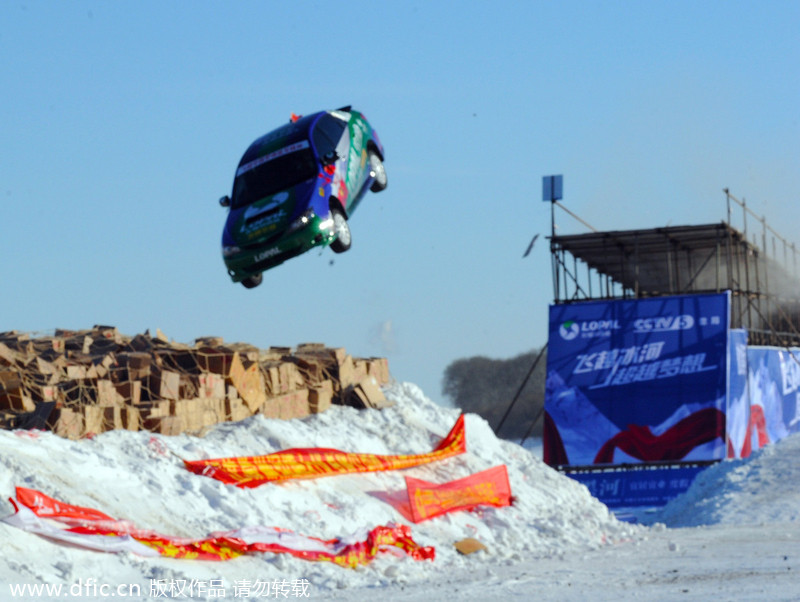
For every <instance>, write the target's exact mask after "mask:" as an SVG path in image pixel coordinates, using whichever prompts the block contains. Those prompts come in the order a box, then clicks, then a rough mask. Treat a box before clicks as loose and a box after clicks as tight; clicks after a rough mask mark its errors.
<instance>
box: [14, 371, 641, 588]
mask: <svg viewBox="0 0 800 602" xmlns="http://www.w3.org/2000/svg"><path fill="white" fill-rule="evenodd" d="M385 393H386V395H387V397H388V398H389V399H391V400H393V401H395V402H396V405H395V406H394V407H392V408H389V409H386V410H382V411H359V410H356V409H354V408H350V407H340V406H337V407H334V408H332V409H331V410H329V411H327V412H325V413H323V414H319V415H315V416H310V417H308V418H305V419H302V420H291V421H282V420H271V419H266V418H264V417H263V416H255V417H253V418H250V419H247V420H245V421H242V422H240V423H226V424H221V425H218V426H216V427H214V428H213V429H211V430H209V431H208V432H207V433H206V434H205V435H204V436H201V437H197V436H190V435H180V436H176V437H166V436H160V435H153V434H152V433H147V432H128V431H113V432H109V433H104V434H101V435H99V436H97V437H95V438H94V439H84V440H80V441H69V440H66V439H61V438H59V437H57V436H55V435H53V434H51V433H41V432H28V431H16V432H9V431H1V432H0V456H2V458H3V465H4V471H2V473H0V495H2V496H3V498H4V499H7V498H9V497H12V496H13V494H14V487H15V486H17V485H20V486H24V487H28V488H32V489H37V490H40V491H42V492H43V493H45V494H47V495H49V496H52V497H54V498H56V499H59V500H62V501H64V502H67V503H70V504H76V505H80V506H88V507H91V508H94V509H97V510H100V511H101V512H104V513H106V514H109V515H111V516H113V517H115V518H118V519H127V520H130V521H132V522H133V523H134V524H135V525H136V526H137V527H139V528H142V529H153V530H155V531H158V532H160V533H162V534H166V535H172V536H179V537H189V538H202V537H205V536H207V535H209V534H211V533H212V532H215V531H226V530H232V529H238V528H241V527H246V526H254V525H265V526H275V527H282V528H286V529H291V530H294V531H296V532H298V533H301V534H304V535H309V536H314V537H321V538H325V539H328V538H336V537H343V536H348V535H351V534H353V533H355V532H356V531H359V530H361V529H369V528H372V527H374V526H377V525H384V524H388V523H390V522H399V523H402V522H406V521H405V520H404V519H403V517H402V515H401V514H400V513H399V512H397V511H396V510H395V509H394V508H393V507H392V506H391V505H389V504H387V503H386V502H385V501H382V499H381V497H380V496H379V495H376V494H379V493H386V492H389V493H391V492H397V491H399V490H403V489H404V488H405V480H404V477H405V476H412V477H417V478H420V479H424V480H427V481H433V482H445V481H450V480H454V479H458V478H462V477H465V476H467V475H469V474H472V473H475V472H479V471H482V470H485V469H487V468H490V467H492V466H497V465H499V464H505V465H506V466H507V468H508V473H509V479H510V482H511V491H512V494H513V495H514V497H515V502H514V504H513V505H512V506H511V507H506V508H489V507H487V508H482V509H479V510H476V511H473V512H460V513H453V514H449V515H446V516H443V517H440V518H437V519H433V520H430V521H427V522H424V523H421V524H418V525H412V526H411V529H412V535H413V537H414V539H415V540H416V541H417V543H419V544H420V545H423V546H434V547H435V548H436V560H435V561H433V562H416V561H414V560H411V559H410V558H406V557H397V556H396V555H392V554H386V555H382V556H379V557H378V558H377V559H376V560H375V561H374V562H373V563H372V564H370V565H369V566H367V567H366V568H362V569H358V570H349V569H344V568H341V567H338V566H334V565H330V564H327V563H322V562H307V561H303V560H299V559H296V558H293V557H291V556H288V555H285V554H283V555H279V554H260V555H255V556H247V557H241V558H237V559H234V560H231V561H227V562H201V561H192V560H172V559H168V558H163V557H160V558H142V557H138V556H135V555H133V554H129V553H123V554H103V553H98V552H92V551H87V550H82V549H77V548H70V547H66V546H63V545H59V544H55V543H53V542H50V541H48V540H45V539H43V538H41V537H38V536H36V535H33V534H30V533H27V532H24V531H21V530H18V529H14V528H13V527H10V526H8V525H6V524H3V523H0V547H1V548H2V550H3V561H2V562H0V581H2V582H3V583H4V584H10V583H46V584H64V585H65V586H70V585H72V584H75V583H77V582H79V581H81V580H82V581H84V582H85V581H86V580H87V579H89V578H94V579H96V580H98V581H99V582H101V583H102V582H105V583H129V584H140V586H141V591H142V594H143V596H142V599H151V596H149V595H148V594H149V593H150V591H151V590H150V588H151V583H152V582H151V580H166V581H167V582H175V581H180V580H186V581H187V582H190V581H192V580H205V581H208V580H211V579H215V580H218V582H219V583H222V584H223V585H224V587H225V591H226V592H227V597H233V596H234V588H235V587H236V585H237V584H242V583H243V582H244V581H248V582H255V581H256V580H260V581H262V582H265V581H273V580H281V579H286V580H290V581H292V580H299V579H305V580H307V581H308V583H309V584H310V592H309V593H310V595H311V597H312V598H313V597H319V596H323V595H324V594H325V593H326V592H327V593H335V592H337V591H338V590H341V589H342V588H359V587H370V588H371V587H386V586H392V585H397V584H400V585H403V584H413V583H421V582H425V581H429V580H431V579H435V578H436V575H442V574H446V573H448V572H451V571H464V570H469V569H470V567H472V566H475V563H476V558H479V559H480V565H481V566H483V567H485V566H493V565H494V566H503V565H511V564H514V563H516V562H519V561H521V560H523V559H525V560H529V559H531V558H546V557H547V558H554V557H556V558H557V557H561V556H563V555H565V554H570V553H585V552H587V551H589V550H597V549H600V548H603V547H604V546H608V545H610V544H613V543H615V542H620V541H630V540H640V539H642V538H643V537H644V536H645V535H646V532H647V530H646V529H645V528H644V527H641V526H637V525H630V524H627V523H624V522H620V521H618V520H616V519H615V518H614V516H613V515H612V514H611V513H610V512H609V510H608V509H607V508H606V507H605V506H604V505H603V504H601V503H600V502H598V501H597V500H595V499H594V498H592V497H591V496H590V495H589V493H588V490H587V489H586V488H585V487H584V486H583V485H580V484H579V483H577V482H575V481H573V480H572V479H570V478H568V477H565V476H563V475H561V474H559V473H557V472H556V471H554V470H552V469H550V468H548V467H546V466H545V465H544V464H543V463H542V462H541V460H540V459H538V458H537V457H536V456H534V455H533V454H532V453H531V452H529V451H527V450H525V449H523V448H521V447H520V446H518V445H515V444H513V443H509V442H505V441H502V440H499V439H497V438H496V437H495V436H494V433H493V432H492V430H491V428H490V427H489V425H488V424H487V423H486V422H485V421H484V420H483V419H481V418H480V417H478V416H476V415H472V414H468V415H467V416H466V434H467V453H466V454H463V455H461V456H457V457H454V458H450V459H447V460H444V461H441V462H435V463H432V464H428V465H424V466H421V467H417V468H413V469H408V470H404V471H393V472H379V473H369V474H357V475H344V476H335V477H325V478H320V479H314V480H307V481H288V482H285V483H281V484H266V485H263V486H261V487H256V488H254V489H238V488H236V487H232V486H229V485H224V484H222V483H220V482H218V481H215V480H213V479H210V478H206V477H202V476H198V475H195V474H192V473H190V472H189V471H187V470H186V469H185V468H184V466H183V463H182V461H181V459H187V460H190V459H191V460H195V459H201V458H218V457H227V456H243V455H257V454H258V455H260V454H267V453H271V452H275V451H281V450H285V449H288V448H292V447H327V448H335V449H339V450H342V451H351V452H361V453H375V454H412V453H421V452H427V451H430V450H431V449H433V447H434V446H435V445H436V444H437V443H438V442H439V440H440V439H441V438H442V437H443V436H444V435H446V434H447V432H448V431H449V430H450V428H451V427H452V426H453V424H454V423H455V421H456V419H457V418H458V415H459V410H457V409H452V408H442V407H440V406H438V405H436V404H434V403H433V402H431V401H430V400H429V399H427V398H426V397H425V396H424V395H423V393H422V391H421V390H420V389H419V388H418V387H416V386H415V385H412V384H395V385H392V386H391V387H389V388H387V389H385ZM3 505H4V507H5V509H4V510H3V511H1V512H0V513H2V514H10V513H11V512H12V507H11V505H10V504H8V503H4V504H3ZM466 537H473V538H475V539H478V540H479V541H481V542H482V543H483V544H484V545H485V546H486V547H487V551H486V552H480V553H478V554H475V555H471V556H462V555H460V554H459V553H458V552H457V551H456V550H455V548H454V547H453V544H454V543H455V542H456V541H458V540H461V539H463V538H466ZM162 582H163V581H162ZM3 595H5V592H4V593H3ZM192 598H193V599H202V596H199V595H197V594H194V595H193V596H192ZM128 599H133V598H130V597H129V598H128Z"/></svg>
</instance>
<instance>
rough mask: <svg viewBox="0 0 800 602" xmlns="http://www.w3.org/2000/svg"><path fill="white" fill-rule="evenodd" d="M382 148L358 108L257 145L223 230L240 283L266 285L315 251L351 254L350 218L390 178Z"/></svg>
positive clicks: (227, 200) (300, 121)
mask: <svg viewBox="0 0 800 602" xmlns="http://www.w3.org/2000/svg"><path fill="white" fill-rule="evenodd" d="M383 160H384V152H383V145H382V144H381V142H380V139H379V138H378V134H377V133H376V132H375V130H374V129H373V127H372V125H370V123H369V122H368V121H367V119H366V117H364V115H363V114H362V113H359V112H358V111H354V110H353V109H352V108H351V107H349V106H348V107H342V108H340V109H336V110H332V111H320V112H318V113H314V114H311V115H305V116H302V117H298V116H296V115H294V114H293V115H292V118H291V119H290V121H289V123H287V124H285V125H282V126H281V127H279V128H277V129H274V130H272V131H271V132H269V133H267V134H265V135H263V136H261V137H260V138H258V139H257V140H256V141H254V142H253V143H252V144H251V145H250V146H249V148H248V149H247V150H246V151H245V153H244V155H243V156H242V158H241V160H240V161H239V165H238V167H237V169H236V175H235V177H234V180H233V191H232V193H231V195H230V196H227V195H226V196H223V197H222V198H221V199H220V201H219V202H220V205H222V206H223V207H227V208H228V217H227V219H226V221H225V227H224V229H223V232H222V258H223V260H224V262H225V267H226V268H227V270H228V274H229V275H230V277H231V279H232V280H233V281H234V282H241V283H242V285H243V286H245V287H246V288H253V287H256V286H258V285H259V284H261V282H262V280H263V273H264V272H265V271H266V270H269V269H270V268H273V267H275V266H278V265H280V264H282V263H283V262H285V261H286V260H288V259H291V258H292V257H296V256H298V255H301V254H303V253H305V252H307V251H309V250H311V249H312V248H314V247H323V246H330V248H331V250H332V251H333V252H334V253H344V252H345V251H347V250H348V249H349V248H350V244H351V235H350V226H349V224H348V220H349V219H350V217H351V216H352V214H353V212H354V211H355V210H356V208H357V207H358V205H359V203H360V202H361V200H362V199H363V198H364V196H365V195H366V193H367V191H369V190H371V191H373V192H380V191H381V190H383V189H385V188H386V186H387V184H388V180H387V177H386V170H385V168H384V165H383Z"/></svg>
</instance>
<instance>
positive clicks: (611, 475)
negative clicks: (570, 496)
mask: <svg viewBox="0 0 800 602" xmlns="http://www.w3.org/2000/svg"><path fill="white" fill-rule="evenodd" d="M702 470H705V467H704V466H680V467H664V468H649V469H647V470H615V471H603V472H580V473H570V474H569V476H570V477H571V478H573V479H575V480H576V481H578V482H580V483H583V484H584V485H586V487H587V488H588V489H589V493H591V494H592V495H593V496H594V497H596V498H597V499H599V500H601V501H602V502H603V503H604V504H605V505H606V506H608V507H609V508H623V507H628V506H663V505H664V504H666V503H667V502H668V501H670V500H671V499H672V498H675V497H677V496H678V495H680V494H681V493H683V492H684V491H686V490H687V489H688V488H689V485H691V484H692V481H694V479H695V477H696V476H697V475H698V474H699V473H700V472H701V471H702Z"/></svg>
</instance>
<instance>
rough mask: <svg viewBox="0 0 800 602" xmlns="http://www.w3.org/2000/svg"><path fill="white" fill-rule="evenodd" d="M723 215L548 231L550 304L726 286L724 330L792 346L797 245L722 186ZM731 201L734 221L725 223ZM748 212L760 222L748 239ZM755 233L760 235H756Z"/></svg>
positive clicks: (796, 338)
mask: <svg viewBox="0 0 800 602" xmlns="http://www.w3.org/2000/svg"><path fill="white" fill-rule="evenodd" d="M723 192H724V193H725V197H726V202H727V220H726V221H722V222H720V223H716V224H707V225H699V226H668V227H663V228H651V229H644V230H615V231H608V232H598V231H596V230H594V229H593V228H592V227H591V226H589V225H588V224H586V222H583V220H580V218H578V217H577V216H576V215H575V214H573V213H571V212H570V211H569V210H568V209H566V208H565V207H564V206H563V205H561V204H560V203H558V202H556V201H553V203H552V206H553V211H555V207H560V208H561V209H563V210H564V211H566V212H567V213H569V214H570V215H572V216H573V217H575V218H576V219H578V220H579V221H581V223H583V224H584V225H585V226H587V227H589V229H591V230H592V231H591V232H588V233H584V234H573V235H563V236H562V235H556V234H555V220H553V224H554V225H553V232H552V234H551V236H550V254H551V259H552V269H553V290H554V303H555V304H564V303H577V302H581V301H597V300H610V299H643V298H649V297H660V296H667V295H685V294H701V293H719V292H722V291H725V290H728V291H730V292H731V328H744V329H746V330H747V331H748V333H749V343H750V344H751V345H774V346H781V347H798V346H800V279H798V249H797V248H796V247H795V244H794V243H789V242H788V241H787V240H786V239H784V238H783V237H781V236H780V235H779V234H778V233H777V232H776V231H775V230H773V229H772V228H770V227H769V226H768V225H767V223H766V219H765V218H763V217H759V216H758V215H756V214H755V213H753V212H752V211H751V210H750V209H749V208H748V207H747V204H746V202H745V201H744V199H742V200H739V199H737V198H736V197H734V196H733V195H731V194H730V191H729V190H728V189H725V190H724V191H723ZM732 203H733V205H735V206H738V207H739V208H741V211H742V214H741V215H742V227H741V229H737V228H735V227H734V226H733V225H732V224H731V219H732V217H733V215H732ZM748 218H754V219H755V220H756V221H757V222H758V223H759V225H760V228H758V230H759V231H757V232H751V233H750V234H751V237H752V241H751V240H749V239H748V230H747V226H748ZM759 238H760V240H759Z"/></svg>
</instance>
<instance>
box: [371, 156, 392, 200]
mask: <svg viewBox="0 0 800 602" xmlns="http://www.w3.org/2000/svg"><path fill="white" fill-rule="evenodd" d="M369 171H370V175H371V176H372V177H373V178H375V179H374V180H372V185H371V186H370V187H369V189H370V190H371V191H372V192H380V191H381V190H383V189H384V188H386V186H387V184H389V179H388V178H387V177H386V168H385V167H384V166H383V161H381V158H380V157H379V156H378V153H376V152H375V151H369Z"/></svg>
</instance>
